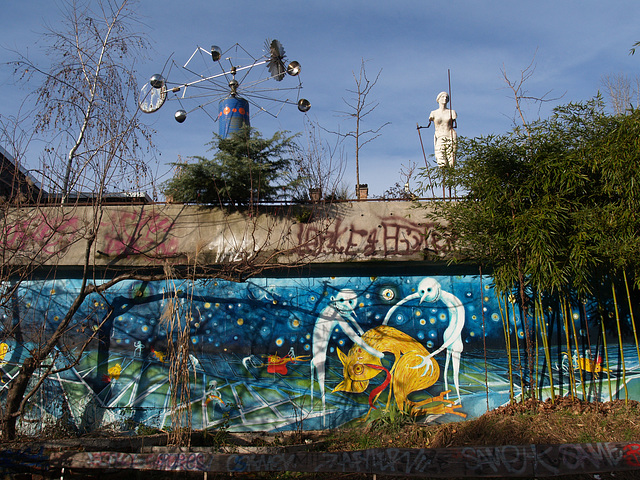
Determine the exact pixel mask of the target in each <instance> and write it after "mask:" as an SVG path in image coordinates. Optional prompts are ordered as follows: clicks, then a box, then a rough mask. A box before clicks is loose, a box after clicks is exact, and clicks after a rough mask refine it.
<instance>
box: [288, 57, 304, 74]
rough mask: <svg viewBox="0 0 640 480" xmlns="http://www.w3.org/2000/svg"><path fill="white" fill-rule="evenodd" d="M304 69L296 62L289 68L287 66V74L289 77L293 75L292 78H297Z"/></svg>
mask: <svg viewBox="0 0 640 480" xmlns="http://www.w3.org/2000/svg"><path fill="white" fill-rule="evenodd" d="M301 69H302V67H301V66H300V63H298V62H296V61H295V60H294V61H293V62H291V63H290V64H289V66H287V73H288V74H289V75H291V76H292V77H295V76H296V75H298V74H299V73H300V70H301Z"/></svg>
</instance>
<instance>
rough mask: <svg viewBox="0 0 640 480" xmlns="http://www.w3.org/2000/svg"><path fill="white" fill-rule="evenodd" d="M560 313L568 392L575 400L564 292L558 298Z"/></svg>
mask: <svg viewBox="0 0 640 480" xmlns="http://www.w3.org/2000/svg"><path fill="white" fill-rule="evenodd" d="M560 314H561V315H562V323H563V324H564V335H565V339H566V341H567V357H568V358H567V361H568V362H569V392H570V393H571V399H572V400H575V397H576V395H575V392H574V390H575V386H576V385H575V374H574V371H573V359H572V358H571V338H570V337H569V322H568V321H567V311H566V303H565V296H564V294H562V296H561V299H560Z"/></svg>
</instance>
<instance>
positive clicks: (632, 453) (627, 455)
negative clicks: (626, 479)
mask: <svg viewBox="0 0 640 480" xmlns="http://www.w3.org/2000/svg"><path fill="white" fill-rule="evenodd" d="M623 451H624V461H625V463H626V464H627V465H629V466H630V467H640V444H637V443H630V444H629V445H627V446H625V447H624V449H623Z"/></svg>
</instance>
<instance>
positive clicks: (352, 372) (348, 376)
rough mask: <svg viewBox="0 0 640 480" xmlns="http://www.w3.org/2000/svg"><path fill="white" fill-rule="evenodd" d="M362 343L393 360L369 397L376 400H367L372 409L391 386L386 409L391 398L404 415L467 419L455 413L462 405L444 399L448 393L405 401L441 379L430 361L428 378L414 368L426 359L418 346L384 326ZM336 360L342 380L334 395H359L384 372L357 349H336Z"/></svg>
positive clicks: (368, 334)
mask: <svg viewBox="0 0 640 480" xmlns="http://www.w3.org/2000/svg"><path fill="white" fill-rule="evenodd" d="M362 340H364V341H365V342H366V343H367V345H369V346H371V347H372V348H374V349H376V350H378V351H380V352H385V353H391V354H393V356H394V357H395V362H394V364H393V367H392V368H391V371H390V372H387V375H388V378H387V380H388V381H385V383H383V384H382V385H381V386H380V387H378V388H376V389H375V390H374V391H373V392H372V394H371V396H373V397H375V398H373V401H372V399H371V397H370V399H369V404H370V405H371V407H372V408H375V407H374V406H373V403H374V402H375V400H376V399H377V398H378V396H379V395H380V394H381V393H382V391H383V390H384V389H385V388H386V386H387V384H388V383H390V384H391V390H390V391H389V396H388V400H387V408H388V407H389V402H390V401H391V396H392V395H393V396H394V399H395V401H396V404H397V406H398V409H399V410H401V411H404V410H405V408H407V409H408V411H409V412H410V413H411V414H412V415H416V414H442V413H454V414H456V415H460V416H462V417H466V415H465V414H464V413H460V412H456V411H454V409H455V408H460V407H461V405H452V403H453V402H452V401H449V400H446V399H444V395H445V394H446V393H447V392H442V393H441V394H440V395H438V396H437V397H433V398H430V399H427V400H423V401H420V402H414V401H412V400H409V399H408V397H409V395H410V394H411V393H413V392H418V391H420V390H424V389H425V388H428V387H430V386H431V385H433V384H434V383H435V382H436V381H437V380H438V377H439V376H440V367H439V366H438V364H437V363H436V361H435V360H434V359H433V358H431V359H430V361H431V362H432V366H433V368H432V369H431V370H430V371H429V372H428V374H426V375H424V376H423V375H422V373H423V372H424V369H422V368H420V369H416V368H415V367H417V366H419V365H421V364H422V362H423V359H424V357H426V356H427V355H429V352H428V351H427V349H426V348H425V347H424V346H423V345H422V344H421V343H420V342H418V341H416V340H414V339H413V338H412V337H410V336H409V335H407V334H406V333H403V332H401V331H400V330H398V329H396V328H393V327H390V326H387V325H380V326H378V327H375V328H372V329H371V330H369V331H367V332H366V333H364V335H362ZM338 357H339V358H340V362H341V363H342V366H343V375H344V380H343V381H342V382H340V384H339V385H338V386H337V387H336V388H335V389H334V390H333V391H334V392H352V393H362V392H364V391H365V390H366V389H367V387H368V386H369V380H371V379H372V378H373V377H375V376H376V375H378V374H379V373H380V372H381V371H382V370H385V371H386V369H385V368H384V367H383V366H382V362H381V361H380V359H379V358H378V357H376V356H374V355H371V354H370V353H368V352H367V351H365V350H364V349H363V348H361V347H360V346H358V345H354V346H353V347H351V349H350V350H349V353H348V354H347V355H345V354H344V353H342V351H341V350H340V349H338Z"/></svg>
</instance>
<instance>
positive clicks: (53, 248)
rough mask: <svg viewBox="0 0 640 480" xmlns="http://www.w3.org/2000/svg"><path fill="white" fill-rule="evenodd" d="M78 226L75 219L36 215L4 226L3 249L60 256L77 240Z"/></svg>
mask: <svg viewBox="0 0 640 480" xmlns="http://www.w3.org/2000/svg"><path fill="white" fill-rule="evenodd" d="M78 225H79V221H78V218H76V217H65V216H56V215H51V216H45V215H44V214H42V213H38V214H36V215H34V216H32V217H29V218H26V219H23V220H20V221H17V222H16V223H13V224H11V225H5V227H4V229H3V232H2V239H3V241H4V246H3V248H5V249H7V250H14V251H23V252H24V251H28V252H35V253H44V254H45V255H58V254H62V253H64V252H65V251H66V250H67V249H68V248H69V245H71V244H72V243H73V242H74V241H75V240H76V239H77V237H78V235H79V232H78Z"/></svg>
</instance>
